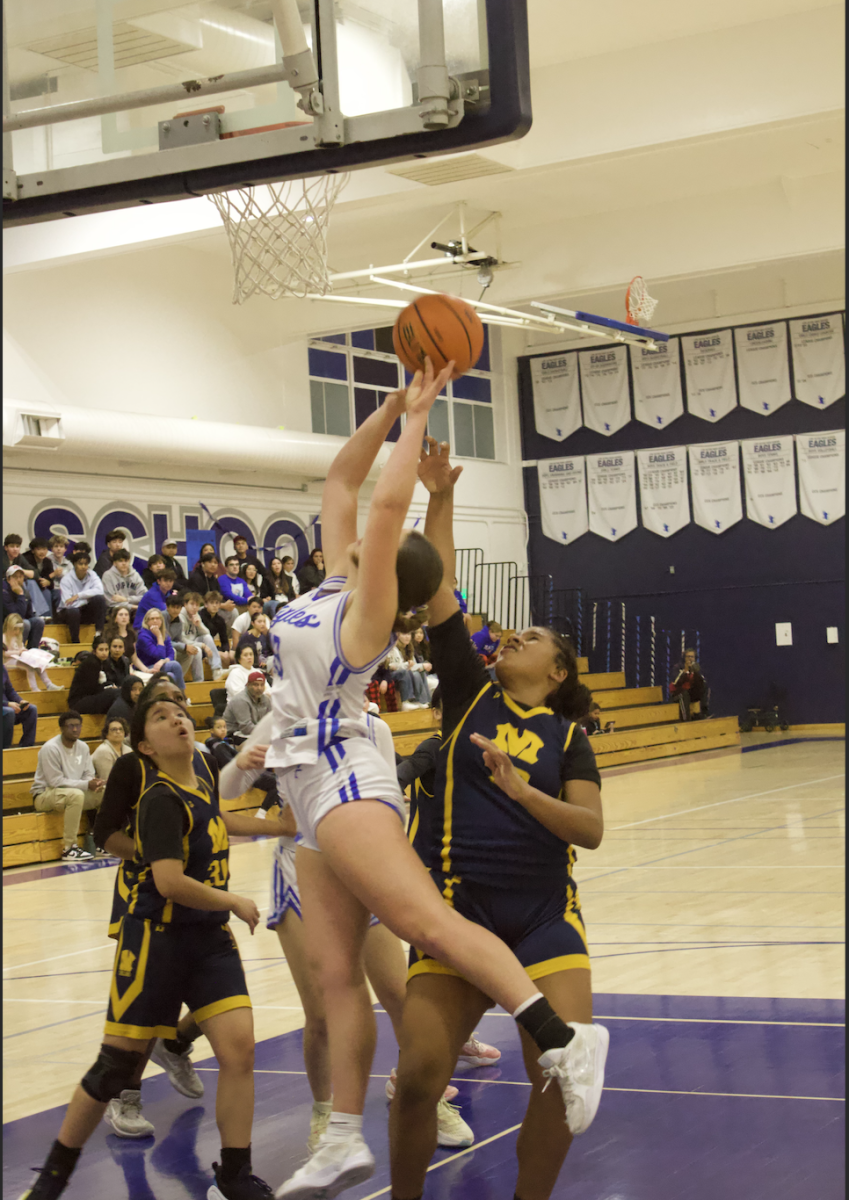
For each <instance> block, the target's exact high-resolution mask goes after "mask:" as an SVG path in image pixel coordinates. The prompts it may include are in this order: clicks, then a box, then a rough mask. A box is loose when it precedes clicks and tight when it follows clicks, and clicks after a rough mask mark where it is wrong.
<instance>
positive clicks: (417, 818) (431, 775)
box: [397, 733, 442, 867]
mask: <svg viewBox="0 0 849 1200" xmlns="http://www.w3.org/2000/svg"><path fill="white" fill-rule="evenodd" d="M441 744H442V735H441V734H440V733H436V734H435V735H434V736H433V737H429V738H426V739H425V741H423V742H420V743H419V745H418V746H416V748H415V750H414V751H413V753H412V754H410V755H408V756H407V757H406V758H404V759H402V760H401V761H400V762H399V763H398V768H397V769H398V783H399V785H400V787H401V789H402V790H403V789H405V788H407V787H409V788H410V823H409V825H408V826H407V837H408V838H409V840H410V842H411V844H412V847H413V849H414V850H415V852H416V854H418V856H419V858H420V859H421V860H422V862H423V863H424V864H425V866H426V867H430V866H435V865H437V864H436V863H431V862H430V861H429V860H428V857H427V856H428V855H430V853H431V847H432V845H433V833H432V823H433V793H434V789H435V786H436V764H437V757H438V754H439V747H440V746H441Z"/></svg>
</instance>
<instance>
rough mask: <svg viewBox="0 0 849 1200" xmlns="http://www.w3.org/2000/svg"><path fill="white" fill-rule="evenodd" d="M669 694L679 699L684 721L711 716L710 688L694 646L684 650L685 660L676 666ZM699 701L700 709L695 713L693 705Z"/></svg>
mask: <svg viewBox="0 0 849 1200" xmlns="http://www.w3.org/2000/svg"><path fill="white" fill-rule="evenodd" d="M669 695H670V697H671V698H672V699H673V700H677V701H678V708H679V710H680V712H681V720H682V721H691V720H692V721H698V720H705V719H707V718H709V717H710V715H711V711H710V688H709V687H708V685H707V680H706V679H705V677H704V675H703V674H702V668H701V667H700V666H699V664H698V663H697V662H696V652H695V650H693V649H692V648H691V649H689V650H685V651H684V661H683V662H680V663H678V664H677V665H676V667H675V678H674V679H673V680H672V682H671V683H670V685H669ZM696 701H698V703H699V709H700V711H699V712H698V713H693V712H692V710H691V706H692V704H693V703H695V702H696Z"/></svg>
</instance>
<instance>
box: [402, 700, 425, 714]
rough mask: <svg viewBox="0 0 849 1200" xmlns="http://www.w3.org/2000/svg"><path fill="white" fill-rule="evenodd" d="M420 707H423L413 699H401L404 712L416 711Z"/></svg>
mask: <svg viewBox="0 0 849 1200" xmlns="http://www.w3.org/2000/svg"><path fill="white" fill-rule="evenodd" d="M420 707H421V705H419V704H415V703H414V702H413V701H412V700H402V701H401V711H402V712H414V711H415V710H416V709H418V708H420Z"/></svg>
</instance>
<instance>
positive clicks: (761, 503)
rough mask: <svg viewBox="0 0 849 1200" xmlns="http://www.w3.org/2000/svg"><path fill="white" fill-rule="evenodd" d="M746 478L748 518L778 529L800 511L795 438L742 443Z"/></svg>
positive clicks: (752, 439) (763, 439) (751, 439)
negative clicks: (794, 461)
mask: <svg viewBox="0 0 849 1200" xmlns="http://www.w3.org/2000/svg"><path fill="white" fill-rule="evenodd" d="M740 450H741V452H742V454H743V472H744V475H745V479H746V516H747V517H748V518H749V520H750V521H756V522H757V523H758V525H765V526H766V527H767V529H777V528H778V526H779V525H783V524H784V522H785V521H789V520H790V518H791V517H795V515H796V513H797V512H798V511H799V510H798V508H797V507H796V475H795V473H794V471H793V437H792V435H791V436H789V437H775V438H750V439H749V440H747V441H745V442H741V443H740Z"/></svg>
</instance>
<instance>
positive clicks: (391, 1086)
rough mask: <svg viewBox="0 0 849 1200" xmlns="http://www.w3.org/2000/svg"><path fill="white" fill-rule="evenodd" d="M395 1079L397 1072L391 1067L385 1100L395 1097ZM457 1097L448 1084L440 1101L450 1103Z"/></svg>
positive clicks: (455, 1089)
mask: <svg viewBox="0 0 849 1200" xmlns="http://www.w3.org/2000/svg"><path fill="white" fill-rule="evenodd" d="M397 1078H398V1072H397V1071H396V1069H395V1067H393V1068H392V1070H391V1071H390V1072H389V1078H388V1079H387V1081H386V1099H387V1100H391V1099H392V1097H393V1096H394V1095H395V1081H396V1080H397ZM457 1095H459V1092H458V1091H457V1088H455V1087H453V1086H452V1085H451V1084H449V1085H448V1087H447V1088H446V1089H445V1091H444V1092H443V1093H442V1099H443V1100H448V1101H451V1100H453V1099H454V1097H455V1096H457Z"/></svg>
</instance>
